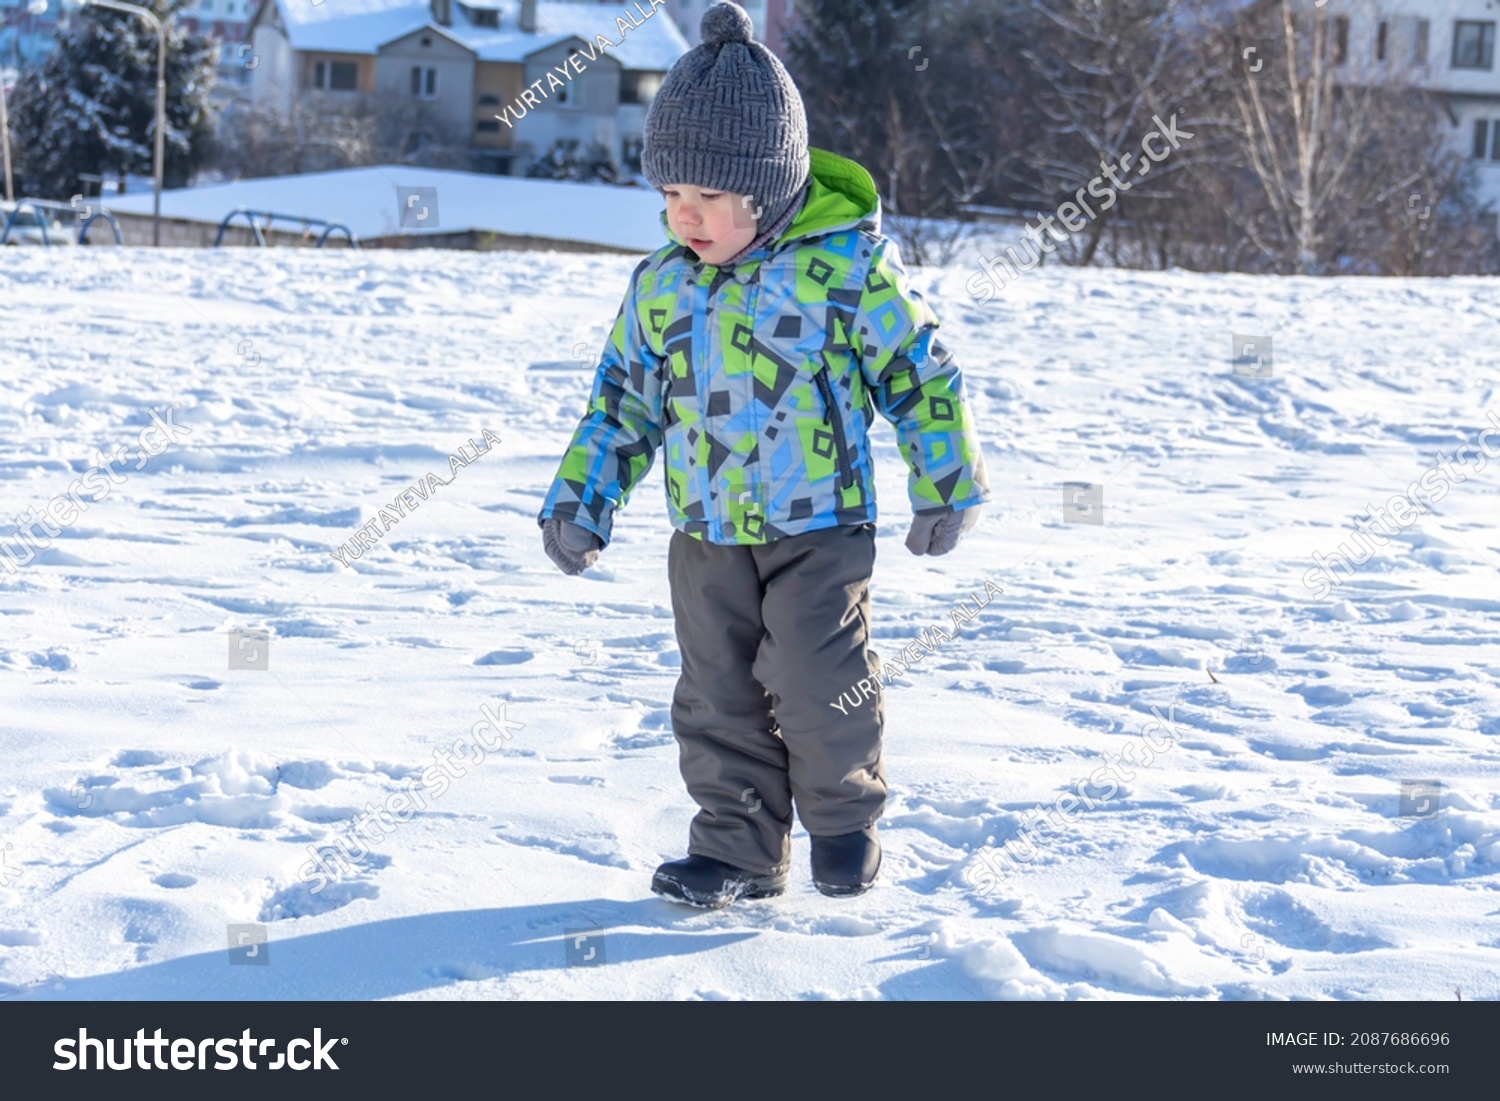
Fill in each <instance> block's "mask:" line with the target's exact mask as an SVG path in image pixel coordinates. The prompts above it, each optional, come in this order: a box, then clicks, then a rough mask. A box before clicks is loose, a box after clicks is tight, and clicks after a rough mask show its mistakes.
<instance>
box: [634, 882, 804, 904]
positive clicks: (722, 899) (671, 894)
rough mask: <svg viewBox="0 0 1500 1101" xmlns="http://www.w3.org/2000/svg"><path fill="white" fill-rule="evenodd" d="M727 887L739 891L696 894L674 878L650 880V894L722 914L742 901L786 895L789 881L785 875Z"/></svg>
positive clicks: (730, 884) (734, 883) (727, 884)
mask: <svg viewBox="0 0 1500 1101" xmlns="http://www.w3.org/2000/svg"><path fill="white" fill-rule="evenodd" d="M725 883H726V886H732V887H735V888H738V889H736V890H731V891H728V892H726V891H724V890H722V889H721V890H719V891H715V892H704V891H695V890H693V889H692V888H690V887H688V886H686V885H685V884H684V883H683V882H682V881H681V880H678V879H673V878H672V877H671V876H665V875H654V876H652V877H651V892H652V894H656V895H660V896H661V897H662V898H665V899H667V900H669V901H671V902H683V903H686V904H687V905H689V906H696V907H697V908H698V909H700V910H722V909H723V908H724V907H725V906H728V905H729V904H730V903H732V902H737V901H738V900H740V899H742V898H743V899H757V898H775V897H776V896H777V895H782V894H785V893H786V884H787V877H786V876H784V875H782V876H775V877H769V878H768V877H761V878H759V879H750V880H739V881H735V880H726V881H725Z"/></svg>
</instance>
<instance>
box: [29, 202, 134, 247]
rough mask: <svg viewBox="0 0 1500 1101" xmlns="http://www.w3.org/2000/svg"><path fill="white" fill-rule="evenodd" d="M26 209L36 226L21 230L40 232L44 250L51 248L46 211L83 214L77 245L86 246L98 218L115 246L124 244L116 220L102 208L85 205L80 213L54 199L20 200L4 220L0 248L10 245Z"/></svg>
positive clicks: (74, 208) (73, 207)
mask: <svg viewBox="0 0 1500 1101" xmlns="http://www.w3.org/2000/svg"><path fill="white" fill-rule="evenodd" d="M28 207H29V208H30V209H31V211H32V213H34V214H35V215H36V225H35V226H31V225H26V224H23V225H22V226H21V228H22V229H39V230H41V232H42V246H43V247H44V248H51V247H52V235H51V233H49V232H48V228H49V226H50V225H51V222H50V221H49V220H48V218H47V215H46V213H45V212H46V211H48V210H57V211H61V212H63V213H65V214H72V215H74V216H75V217H76V216H77V215H78V214H79V213H84V215H85V216H84V220H83V222H82V223H81V224H80V225H79V227H78V244H80V245H86V244H88V233H89V226H91V225H93V224H94V223H95V222H96V221H98V220H99V219H100V218H103V219H104V220H105V222H106V223H107V224H108V226H109V228H110V231H111V232H112V233H113V234H114V237H115V244H117V245H123V244H124V243H125V240H124V237H123V236H122V235H121V233H120V223H119V221H118V220H116V218H115V216H114V215H113V214H111V213H110V212H109V211H107V210H104V209H103V208H102V207H101V208H100V209H99V210H98V211H96V212H95V211H92V208H91V207H89V206H87V205H85V206H84V208H83V211H80V210H79V209H78V207H77V206H75V205H73V204H71V203H60V202H57V201H56V200H54V199H20V200H18V201H17V202H16V205H15V206H14V207H13V208H11V211H10V214H9V216H8V217H7V218H6V219H5V229H4V230H0V247H3V246H5V245H7V244H9V243H10V235H11V231H12V230H13V229H14V228H15V226H16V219H17V218H19V217H20V216H21V212H22V211H23V210H26V209H27V208H28Z"/></svg>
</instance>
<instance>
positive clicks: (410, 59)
mask: <svg viewBox="0 0 1500 1101" xmlns="http://www.w3.org/2000/svg"><path fill="white" fill-rule="evenodd" d="M665 8H666V4H665V3H664V2H663V0H634V2H631V0H625V2H623V3H621V4H620V5H619V6H618V8H614V7H607V6H602V5H592V4H573V3H539V2H537V0H262V2H261V4H260V7H259V8H258V9H257V11H256V13H255V15H254V16H253V17H252V18H251V21H250V25H249V33H250V44H251V51H250V52H251V56H252V57H253V59H254V68H253V69H252V70H251V79H250V99H251V100H252V101H253V102H255V103H258V104H269V105H276V106H279V107H281V108H282V109H284V110H288V111H289V110H290V108H291V107H292V105H293V103H295V102H297V101H306V100H308V99H314V98H316V99H318V100H320V101H321V102H323V103H324V104H326V105H328V106H330V107H338V106H345V107H354V106H355V105H356V104H358V103H359V102H360V101H361V100H362V99H363V101H364V102H365V103H367V104H368V105H371V106H373V107H374V109H375V110H377V111H378V110H382V109H386V110H391V109H394V108H396V107H398V106H401V105H410V106H420V107H421V108H422V112H421V114H422V116H423V118H424V123H423V125H424V126H429V127H432V128H433V129H434V131H437V132H440V133H441V135H442V137H443V138H444V139H445V140H446V141H448V142H451V143H455V144H461V145H467V147H468V148H469V151H470V153H471V155H472V157H473V162H474V163H473V167H474V168H475V169H476V170H478V171H488V172H496V173H499V174H501V175H519V174H521V173H524V172H525V170H526V168H527V167H528V166H529V165H530V164H531V163H533V162H534V161H535V160H537V159H539V158H541V157H543V156H545V155H546V154H547V153H548V152H549V151H550V150H552V149H553V148H554V146H557V145H559V144H560V145H561V146H562V147H565V148H571V149H578V148H581V147H587V146H589V145H591V144H592V143H595V142H598V143H599V144H601V145H603V146H604V147H605V148H606V149H607V150H609V152H610V155H611V158H612V159H613V161H614V163H615V165H616V166H617V167H618V168H623V169H624V170H625V171H637V170H638V169H639V163H640V150H641V138H642V135H643V133H644V131H645V124H646V108H647V107H648V106H649V104H650V102H651V98H652V96H654V95H655V93H656V90H657V89H658V88H659V87H660V86H661V82H662V80H663V79H664V78H665V76H666V74H667V70H669V69H670V68H671V67H672V65H673V63H674V62H675V61H676V60H677V59H678V58H679V57H681V56H682V55H683V54H684V53H686V52H687V51H688V48H689V47H688V43H687V41H686V40H685V39H684V38H683V36H682V33H681V32H680V31H679V30H678V28H677V25H676V24H675V23H674V22H673V21H672V19H671V18H670V17H669V16H668V15H667V14H666V12H665V10H664V9H665Z"/></svg>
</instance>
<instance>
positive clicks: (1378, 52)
mask: <svg viewBox="0 0 1500 1101" xmlns="http://www.w3.org/2000/svg"><path fill="white" fill-rule="evenodd" d="M1389 26H1390V24H1389V23H1387V22H1386V21H1385V20H1384V19H1382V20H1381V21H1380V25H1379V26H1377V27H1376V28H1375V60H1376V61H1384V60H1385V46H1386V35H1387V33H1388V28H1389Z"/></svg>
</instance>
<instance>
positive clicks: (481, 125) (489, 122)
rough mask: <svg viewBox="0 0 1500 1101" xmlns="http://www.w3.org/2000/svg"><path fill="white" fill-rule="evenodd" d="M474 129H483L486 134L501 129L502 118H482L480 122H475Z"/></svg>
mask: <svg viewBox="0 0 1500 1101" xmlns="http://www.w3.org/2000/svg"><path fill="white" fill-rule="evenodd" d="M474 129H476V130H482V131H484V132H485V133H486V134H488V133H490V132H492V131H495V130H498V129H500V120H499V119H480V120H479V121H478V122H476V123H474Z"/></svg>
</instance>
